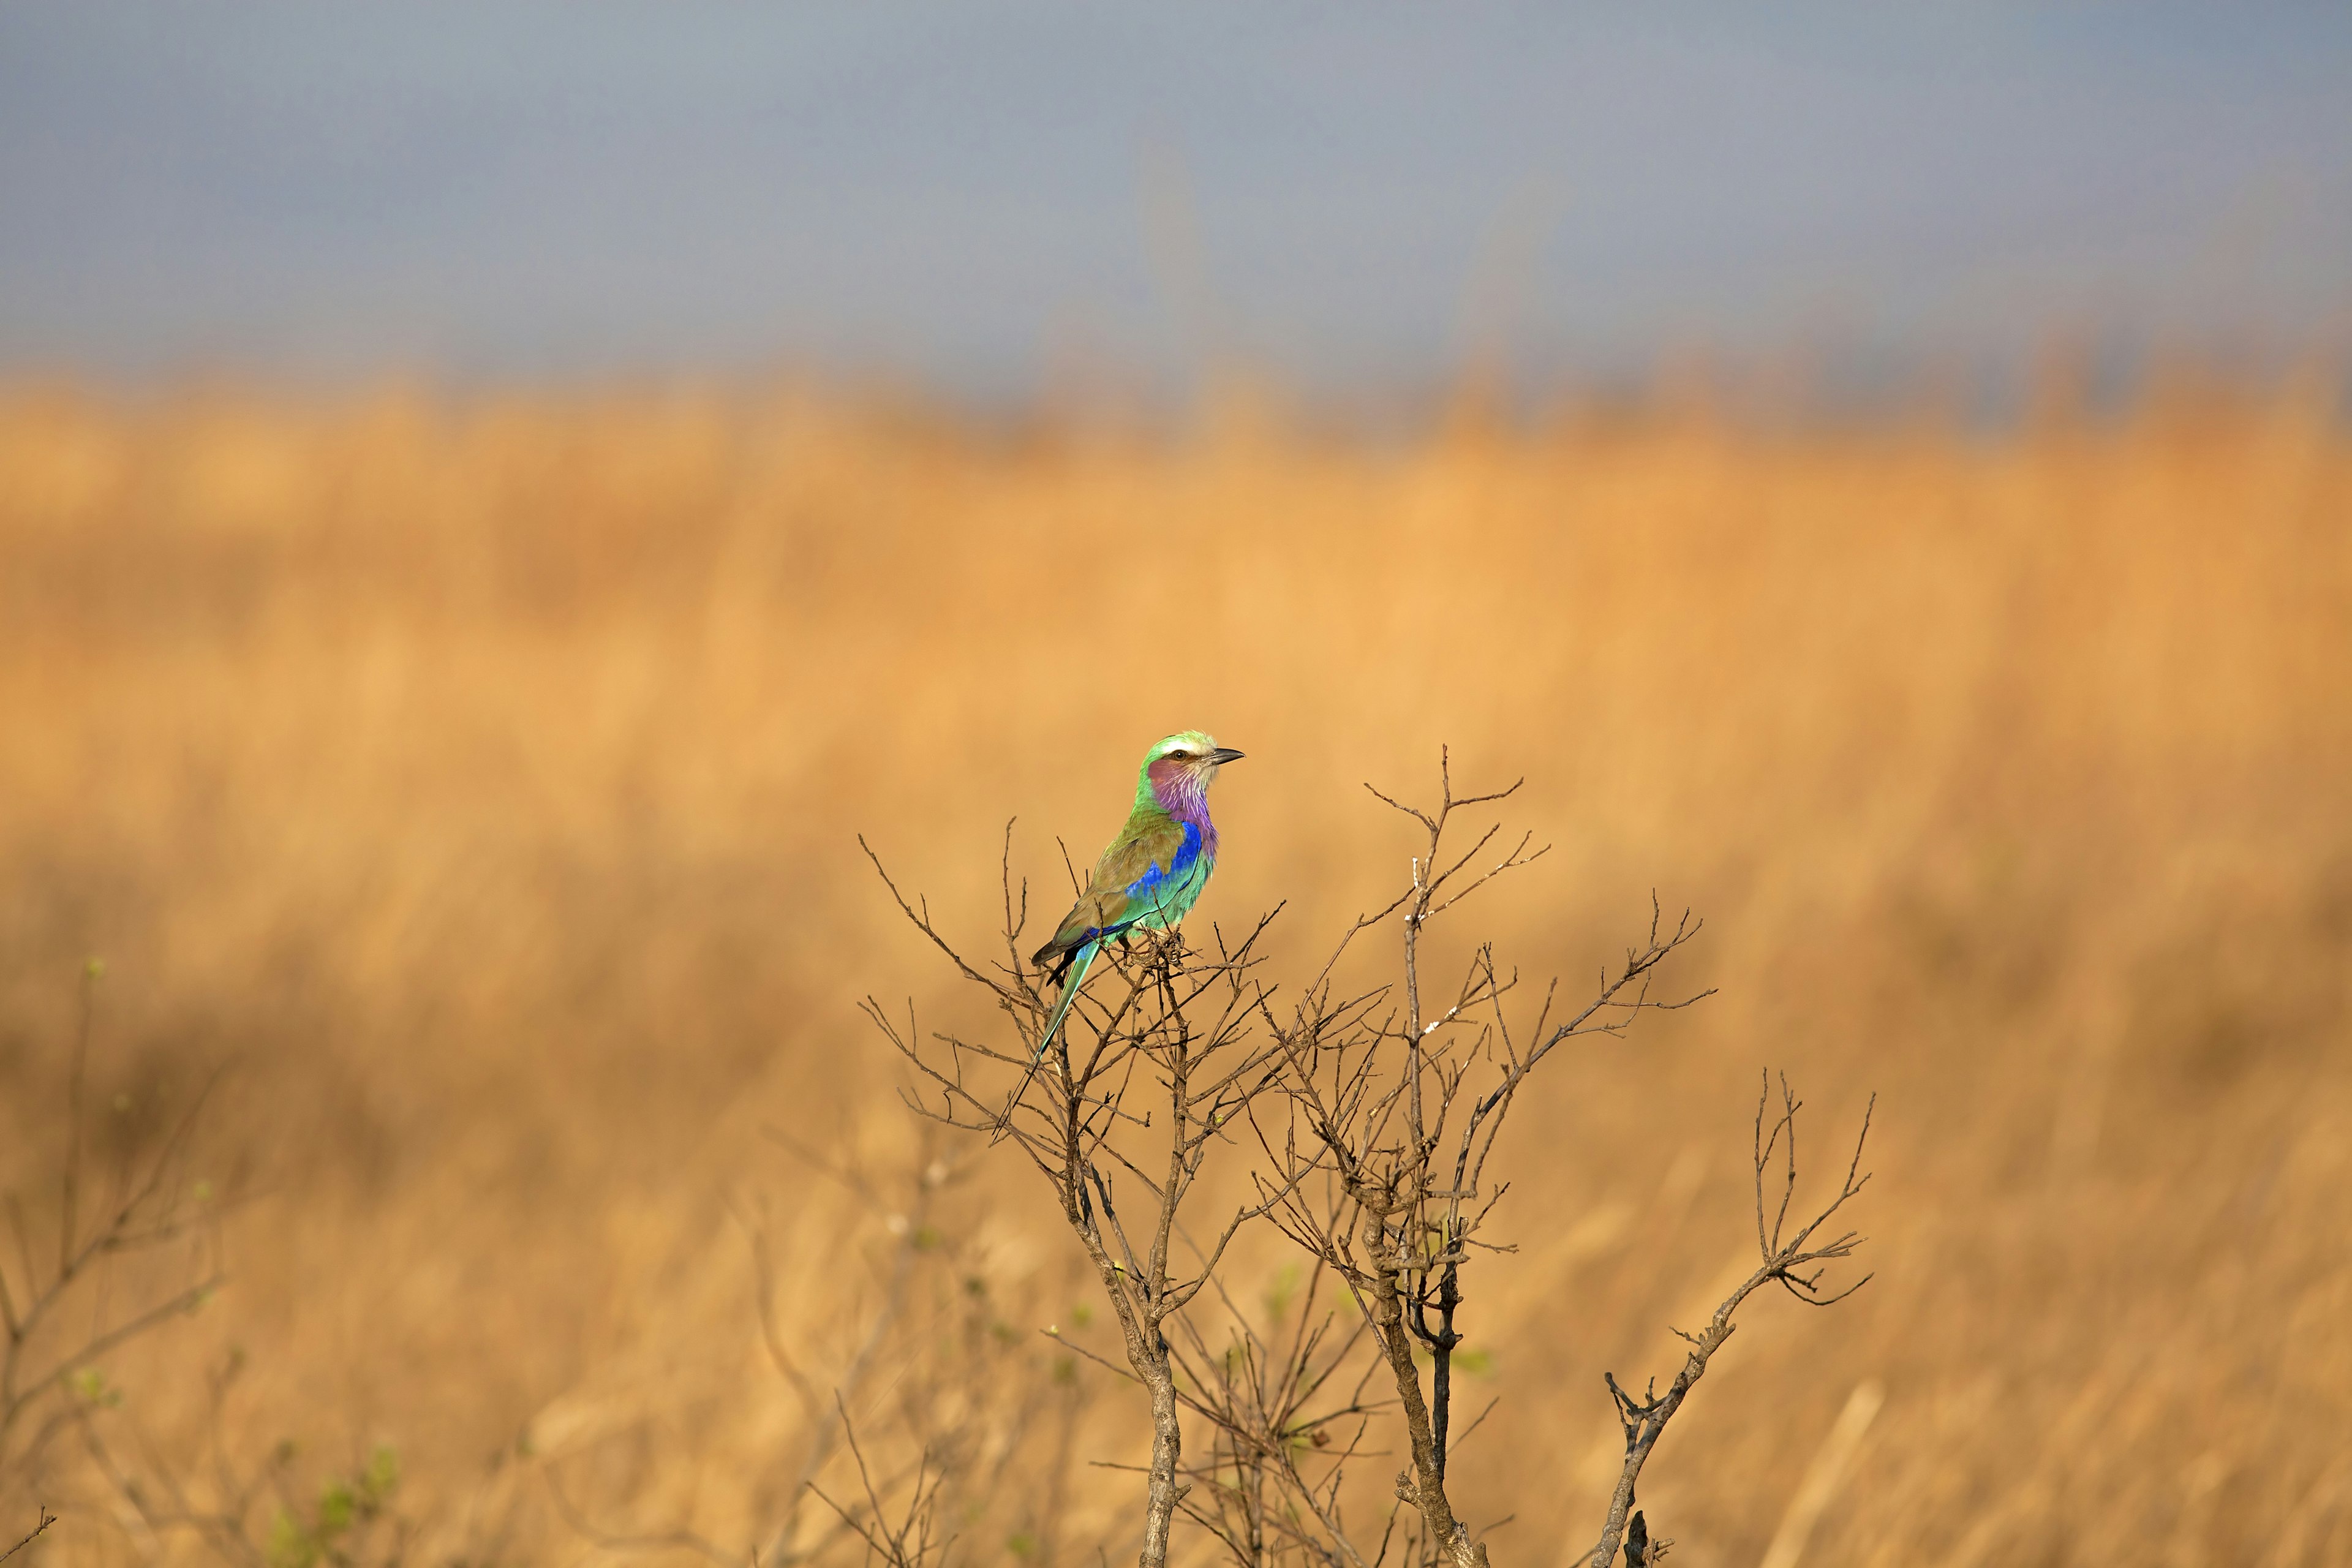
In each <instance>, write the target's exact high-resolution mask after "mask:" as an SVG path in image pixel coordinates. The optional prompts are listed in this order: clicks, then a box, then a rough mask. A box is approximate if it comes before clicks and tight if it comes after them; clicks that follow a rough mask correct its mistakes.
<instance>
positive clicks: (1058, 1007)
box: [996, 942, 1102, 1131]
mask: <svg viewBox="0 0 2352 1568" xmlns="http://www.w3.org/2000/svg"><path fill="white" fill-rule="evenodd" d="M1101 945H1102V944H1101V943H1100V942H1088V943H1087V944H1086V945H1085V946H1084V947H1082V948H1080V949H1078V950H1077V952H1076V954H1075V955H1074V956H1073V957H1072V959H1071V960H1070V962H1069V963H1067V964H1066V965H1065V968H1066V971H1067V975H1068V977H1067V978H1066V979H1065V980H1064V981H1063V982H1062V994H1061V995H1060V996H1059V997H1058V998H1056V999H1055V1003H1054V1010H1053V1012H1052V1013H1050V1014H1048V1015H1046V1017H1045V1033H1043V1034H1041V1035H1039V1036H1038V1037H1037V1048H1036V1050H1034V1052H1032V1053H1031V1054H1030V1057H1029V1070H1028V1071H1026V1072H1024V1073H1023V1074H1022V1075H1021V1083H1020V1087H1018V1088H1017V1089H1014V1090H1013V1098H1012V1099H1011V1100H1006V1101H1005V1102H1004V1114H1003V1117H1001V1118H999V1119H998V1121H997V1123H996V1125H997V1128H998V1130H999V1131H1003V1126H1004V1124H1005V1122H1007V1121H1011V1120H1012V1119H1013V1109H1014V1108H1015V1107H1016V1106H1018V1105H1019V1104H1020V1103H1021V1097H1022V1096H1023V1095H1024V1094H1026V1093H1028V1092H1029V1080H1030V1079H1033V1078H1035V1077H1036V1076H1037V1065H1038V1064H1039V1063H1040V1062H1042V1061H1044V1060H1045V1053H1046V1051H1047V1050H1049V1049H1051V1048H1052V1047H1053V1044H1054V1037H1055V1035H1058V1034H1060V1033H1061V1031H1062V1019H1063V1018H1064V1017H1065V1016H1066V1015H1067V1014H1068V1013H1069V1011H1070V1004H1071V1003H1073V1002H1075V1001H1076V1000H1077V999H1078V987H1079V986H1080V985H1081V984H1084V983H1085V981H1086V978H1087V970H1089V969H1091V968H1093V967H1094V962H1095V952H1096V951H1097V949H1098V948H1100V947H1101Z"/></svg>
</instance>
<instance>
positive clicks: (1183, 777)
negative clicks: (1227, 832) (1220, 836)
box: [1151, 764, 1217, 856]
mask: <svg viewBox="0 0 2352 1568" xmlns="http://www.w3.org/2000/svg"><path fill="white" fill-rule="evenodd" d="M1151 798H1152V799H1154V800H1156V801H1158V802H1159V803H1160V810H1162V811H1164V812H1166V813H1167V814H1168V815H1169V816H1172V817H1174V818H1175V819H1176V820H1177V821H1179V822H1185V823H1190V824H1192V826H1195V827H1197V828H1199V829H1200V830H1201V847H1202V850H1204V851H1205V852H1207V853H1208V854H1210V855H1212V856H1213V855H1215V854H1216V852H1217V827H1216V824H1214V823H1213V822H1211V821H1210V820H1209V792H1208V790H1207V789H1206V788H1205V787H1203V786H1202V783H1201V780H1200V776H1199V775H1198V774H1196V773H1193V772H1192V769H1190V768H1186V767H1168V766H1166V765H1165V764H1154V765H1153V767H1152V769H1151Z"/></svg>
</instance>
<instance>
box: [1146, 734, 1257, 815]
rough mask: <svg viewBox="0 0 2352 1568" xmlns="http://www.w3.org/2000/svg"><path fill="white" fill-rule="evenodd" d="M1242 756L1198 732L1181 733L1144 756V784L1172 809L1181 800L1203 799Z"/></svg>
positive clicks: (1172, 736)
mask: <svg viewBox="0 0 2352 1568" xmlns="http://www.w3.org/2000/svg"><path fill="white" fill-rule="evenodd" d="M1241 755H1242V753H1241V752H1236V751H1234V749H1233V748H1232V747H1231V746H1220V745H1219V744H1217V742H1214V741H1213V740H1211V739H1210V738H1209V737H1208V736H1207V735H1205V734H1202V732H1201V731H1198V730H1180V731H1177V732H1176V733H1175V734H1173V735H1170V736H1168V737H1167V738H1166V739H1165V740H1162V741H1160V742H1158V743H1157V744H1155V745H1154V746H1153V747H1152V748H1151V750H1150V752H1146V753H1145V754H1144V758H1143V779H1142V784H1143V787H1144V788H1145V789H1148V790H1150V792H1151V794H1152V795H1154V796H1155V797H1157V798H1158V800H1159V802H1160V805H1163V806H1169V807H1171V808H1172V806H1173V805H1174V804H1175V802H1176V801H1178V800H1180V799H1184V798H1187V797H1189V798H1192V799H1195V800H1197V799H1199V798H1200V797H1201V796H1202V795H1204V794H1205V793H1206V792H1207V790H1208V788H1209V784H1210V783H1211V781H1213V779H1215V778H1216V776H1217V770H1218V769H1219V768H1221V767H1223V766H1224V765H1225V764H1226V763H1230V762H1234V761H1237V760H1239V758H1240V757H1241Z"/></svg>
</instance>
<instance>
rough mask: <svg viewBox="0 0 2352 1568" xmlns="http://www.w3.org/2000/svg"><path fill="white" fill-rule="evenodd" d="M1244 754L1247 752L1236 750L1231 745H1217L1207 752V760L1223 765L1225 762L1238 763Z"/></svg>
mask: <svg viewBox="0 0 2352 1568" xmlns="http://www.w3.org/2000/svg"><path fill="white" fill-rule="evenodd" d="M1246 755H1248V753H1247V752H1236V751H1234V749H1233V748H1232V747H1231V746H1219V747H1218V748H1217V749H1216V750H1215V751H1213V752H1210V753H1209V761H1211V762H1213V763H1216V764H1217V765H1218V766H1220V767H1223V765H1224V764H1225V763H1238V762H1240V761H1241V760H1242V758H1244V756H1246Z"/></svg>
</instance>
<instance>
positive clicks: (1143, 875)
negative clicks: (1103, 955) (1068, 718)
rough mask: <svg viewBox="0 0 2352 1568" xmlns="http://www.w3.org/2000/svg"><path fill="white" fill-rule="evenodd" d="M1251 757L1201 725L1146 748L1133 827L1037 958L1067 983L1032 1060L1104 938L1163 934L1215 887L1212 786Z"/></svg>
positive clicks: (1121, 835) (1099, 864) (1113, 844)
mask: <svg viewBox="0 0 2352 1568" xmlns="http://www.w3.org/2000/svg"><path fill="white" fill-rule="evenodd" d="M1241 754H1242V753H1241V752H1236V751H1234V749H1233V748H1232V747H1231V746H1220V745H1218V744H1217V743H1216V742H1214V741H1213V740H1211V739H1209V737H1208V736H1206V735H1204V734H1202V733H1201V731H1198V730H1185V731H1180V732H1178V733H1176V734H1173V735H1171V736H1169V737H1168V738H1167V739H1166V740H1164V741H1161V742H1159V743H1158V744H1157V745H1154V746H1153V747H1152V748H1151V750H1150V751H1149V752H1146V753H1144V758H1143V767H1142V769H1141V771H1140V772H1139V773H1137V775H1136V780H1135V809H1134V810H1133V811H1132V812H1130V813H1129V815H1128V818H1127V826H1124V827H1122V828H1120V829H1119V830H1118V837H1116V838H1114V839H1112V840H1111V841H1110V847H1109V848H1108V849H1106V850H1104V851H1103V852H1102V858H1101V859H1099V860H1097V861H1096V862H1095V874H1094V875H1093V877H1091V878H1090V879H1087V890H1086V891H1085V892H1083V893H1081V894H1080V895H1078V901H1077V902H1076V903H1075V904H1073V905H1071V906H1070V912H1069V913H1068V914H1067V915H1066V916H1064V917H1063V919H1062V928H1061V930H1059V931H1055V933H1054V940H1053V941H1051V942H1047V943H1046V944H1045V946H1043V947H1041V948H1039V949H1038V950H1037V952H1036V954H1035V956H1034V958H1032V959H1031V960H1030V962H1031V963H1050V964H1052V965H1054V978H1055V979H1056V980H1059V981H1061V982H1062V994H1061V997H1060V999H1059V1000H1057V1001H1056V1002H1055V1004H1054V1012H1053V1016H1050V1017H1048V1018H1047V1019H1046V1020H1045V1033H1044V1034H1043V1035H1041V1036H1039V1037H1038V1039H1037V1050H1036V1054H1035V1055H1034V1056H1033V1057H1032V1058H1030V1062H1031V1067H1032V1069H1033V1070H1034V1067H1035V1064H1036V1061H1037V1060H1038V1058H1042V1057H1044V1056H1045V1047H1048V1046H1050V1045H1052V1044H1053V1043H1054V1036H1055V1033H1056V1032H1057V1031H1059V1030H1060V1028H1061V1026H1062V1016H1063V1015H1064V1014H1066V1013H1067V1012H1068V1011H1069V1010H1070V1004H1071V1003H1072V1002H1074V1001H1076V999H1077V994H1078V987H1079V986H1080V985H1081V984H1085V982H1086V978H1087V970H1088V969H1089V968H1090V967H1092V966H1093V964H1094V961H1095V954H1097V952H1101V951H1102V945H1103V943H1105V942H1108V941H1110V940H1111V939H1112V938H1114V937H1118V936H1124V935H1125V934H1126V933H1127V932H1128V931H1130V930H1132V929H1133V928H1135V927H1137V926H1141V927H1143V928H1144V929H1145V930H1147V931H1156V930H1160V929H1161V928H1163V927H1167V926H1172V925H1174V924H1175V923H1176V922H1177V921H1181V920H1182V919H1183V918H1184V914H1185V911H1186V910H1190V909H1191V908H1192V904H1193V901H1194V900H1197V899H1199V898H1200V896H1201V889H1202V888H1205V887H1207V886H1208V885H1209V873H1210V871H1212V870H1213V869H1214V868H1215V867H1216V864H1217V828H1216V825H1215V824H1214V823H1213V822H1211V821H1210V820H1209V785H1210V784H1212V783H1213V782H1214V780H1215V779H1216V776H1217V770H1218V769H1219V768H1221V767H1223V766H1224V765H1225V764H1226V763H1230V762H1234V761H1235V760H1237V759H1238V758H1239V757H1240V756H1241ZM1024 1085H1025V1080H1024Z"/></svg>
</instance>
